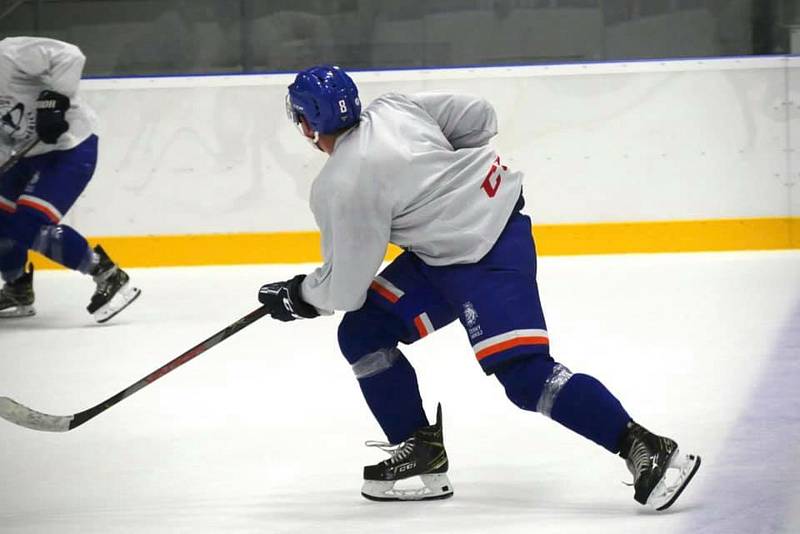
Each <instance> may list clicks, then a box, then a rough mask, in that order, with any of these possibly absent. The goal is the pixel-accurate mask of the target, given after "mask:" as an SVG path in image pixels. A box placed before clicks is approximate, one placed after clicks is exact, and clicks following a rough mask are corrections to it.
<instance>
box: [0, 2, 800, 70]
mask: <svg viewBox="0 0 800 534" xmlns="http://www.w3.org/2000/svg"><path fill="white" fill-rule="evenodd" d="M14 3H15V2H14V1H13V0H0V12H2V11H3V10H5V9H7V8H8V7H10V6H12V5H13V4H14ZM798 3H800V0H430V1H426V0H398V1H389V0H71V1H70V0H29V1H28V2H26V3H25V4H23V5H22V6H21V7H19V8H17V9H16V10H14V11H13V12H12V13H11V14H10V15H8V16H7V17H5V18H4V19H2V20H0V35H4V36H5V35H31V34H36V35H44V36H48V37H55V38H58V39H63V40H66V41H70V42H73V43H75V44H77V45H79V46H80V47H81V48H82V49H83V50H84V52H85V53H86V55H87V56H88V57H89V62H88V64H87V69H86V70H87V74H89V75H130V74H174V73H209V72H213V73H222V72H263V71H294V70H297V69H299V68H302V67H305V66H308V65H311V64H315V63H322V62H331V63H338V64H340V65H343V66H346V67H349V68H384V67H423V66H450V65H477V64H481V65H485V64H533V63H560V62H567V61H586V60H592V61H593V60H625V59H643V58H663V57H693V56H732V55H750V54H775V53H786V52H789V50H788V46H789V38H788V34H789V28H790V27H791V26H793V25H797V24H798V23H800V20H798V19H800V7H798Z"/></svg>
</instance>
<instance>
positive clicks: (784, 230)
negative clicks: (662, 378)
mask: <svg viewBox="0 0 800 534" xmlns="http://www.w3.org/2000/svg"><path fill="white" fill-rule="evenodd" d="M533 232H534V235H535V236H536V246H537V249H538V252H539V255H542V256H558V255H578V254H621V253H643V252H702V251H723V250H779V249H794V248H800V218H796V217H791V218H763V219H729V220H708V221H668V222H633V223H603V224H553V225H534V228H533ZM91 241H92V242H93V243H102V244H103V247H104V248H105V249H106V250H107V251H108V253H109V254H110V255H111V257H112V258H113V259H114V260H115V261H116V262H117V263H119V264H120V265H122V266H123V267H168V266H188V265H238V264H247V263H313V262H319V261H321V259H322V256H321V253H320V237H319V233H317V232H283V233H264V234H203V235H170V236H161V235H156V236H132V237H98V238H94V239H92V240H91ZM399 252H400V250H399V249H398V248H397V247H395V246H390V248H389V250H388V251H387V259H392V258H394V257H396V256H397V254H399ZM34 263H35V264H36V266H37V267H38V268H44V269H47V268H56V267H58V265H56V264H55V263H53V262H51V261H49V260H47V259H45V258H42V257H41V256H36V257H35V258H34Z"/></svg>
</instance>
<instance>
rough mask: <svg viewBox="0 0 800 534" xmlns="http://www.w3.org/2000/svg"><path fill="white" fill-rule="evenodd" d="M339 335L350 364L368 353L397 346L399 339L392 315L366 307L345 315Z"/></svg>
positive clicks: (343, 352) (340, 325) (340, 346)
mask: <svg viewBox="0 0 800 534" xmlns="http://www.w3.org/2000/svg"><path fill="white" fill-rule="evenodd" d="M338 337H339V349H340V350H341V351H342V354H343V355H344V357H345V358H346V359H347V361H348V362H350V365H353V364H355V363H356V362H357V361H359V360H360V359H361V358H363V357H364V356H366V355H368V354H371V353H374V352H376V351H379V350H382V349H390V348H393V347H396V346H397V342H398V340H399V338H398V336H397V333H396V332H394V331H393V328H392V317H391V316H389V315H387V314H385V313H384V312H382V311H380V310H374V309H369V308H366V307H365V308H362V309H360V310H356V311H354V312H348V313H346V314H345V315H344V317H343V318H342V322H341V323H339V332H338Z"/></svg>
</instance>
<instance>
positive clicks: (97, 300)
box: [86, 245, 141, 323]
mask: <svg viewBox="0 0 800 534" xmlns="http://www.w3.org/2000/svg"><path fill="white" fill-rule="evenodd" d="M94 252H95V254H97V255H98V256H99V257H100V262H99V263H98V264H97V267H95V269H94V271H92V273H91V275H92V278H94V281H95V283H96V284H97V289H96V290H95V292H94V295H92V301H91V302H90V303H89V305H88V306H87V307H86V310H87V311H88V312H89V313H91V314H92V315H94V318H95V320H96V321H97V322H98V323H104V322H106V321H108V320H109V319H111V318H112V317H114V316H115V315H116V314H118V313H119V312H121V311H122V310H124V309H125V308H127V307H128V306H129V305H130V303H131V302H133V301H134V300H136V298H137V297H138V296H139V295H140V294H141V290H140V289H139V288H137V287H134V286H132V285H131V284H130V277H129V276H128V274H127V273H126V272H125V271H123V270H122V269H120V268H119V267H118V266H117V265H116V264H115V263H114V262H113V261H111V258H109V257H108V254H106V251H105V250H103V247H101V246H100V245H97V246H96V247H94Z"/></svg>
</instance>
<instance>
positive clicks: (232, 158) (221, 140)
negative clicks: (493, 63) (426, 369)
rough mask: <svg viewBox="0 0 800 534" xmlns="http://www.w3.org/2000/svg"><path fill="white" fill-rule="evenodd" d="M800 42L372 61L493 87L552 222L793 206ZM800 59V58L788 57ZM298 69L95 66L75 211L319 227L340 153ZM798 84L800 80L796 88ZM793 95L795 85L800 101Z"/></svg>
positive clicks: (146, 228) (153, 228) (185, 230)
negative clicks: (724, 54) (329, 153)
mask: <svg viewBox="0 0 800 534" xmlns="http://www.w3.org/2000/svg"><path fill="white" fill-rule="evenodd" d="M798 65H800V59H797V58H786V57H774V58H738V59H721V60H688V61H664V62H657V61H656V62H639V63H617V64H589V65H565V66H537V67H507V68H499V67H495V68H475V69H446V70H423V71H386V72H358V73H355V74H354V78H355V79H356V81H357V83H358V84H359V86H360V88H361V93H362V97H363V100H364V102H365V103H367V102H369V101H370V100H371V99H373V98H375V97H376V96H378V95H380V94H382V93H384V92H387V91H400V92H414V91H433V90H436V91H451V92H470V93H474V94H479V95H482V96H484V97H486V98H488V99H489V100H491V102H492V103H493V104H494V105H495V107H496V109H497V111H498V115H499V119H500V135H499V136H498V137H497V138H496V139H495V146H497V148H498V151H499V152H500V154H501V155H502V156H503V157H504V159H505V160H506V161H508V162H509V163H510V164H511V165H513V166H514V167H517V168H520V169H522V170H523V171H525V172H526V183H525V190H526V197H527V200H528V211H529V212H531V213H533V214H534V220H535V222H537V223H550V224H554V223H573V222H613V221H653V220H672V219H684V220H695V219H720V218H747V217H789V216H792V215H796V214H797V213H798V204H799V202H798V200H797V196H796V193H795V197H794V199H792V198H791V197H790V192H791V191H792V189H793V188H792V187H791V185H793V184H796V183H797V182H798V169H800V165H798V162H797V158H798V155H796V154H795V153H793V152H791V151H789V150H790V149H791V148H792V146H793V145H794V144H796V141H797V139H800V127H798V123H799V122H800V120H798V115H799V114H800V112H799V111H798V109H800V107H798V105H797V103H796V102H790V100H791V98H788V96H792V97H796V96H797V92H798V88H797V86H798V83H797V81H800V75H798V74H797V71H798ZM790 67H791V69H790ZM291 79H292V76H290V75H286V74H282V75H253V76H248V75H245V76H199V77H177V78H133V79H110V80H84V82H83V85H82V87H83V94H84V98H85V99H86V100H88V101H89V103H90V104H91V105H92V106H93V107H94V108H95V110H96V111H97V113H98V116H99V121H100V135H101V159H100V163H99V166H98V170H97V175H96V178H95V180H94V181H93V182H92V184H91V185H90V187H89V188H88V189H87V191H86V192H85V194H84V195H85V198H84V199H82V200H81V201H80V202H79V203H78V204H77V205H76V206H75V208H74V209H73V211H72V212H71V213H70V214H69V215H68V217H67V221H68V222H70V223H72V224H75V225H77V226H78V227H80V228H81V230H82V231H84V232H85V233H87V234H88V235H120V236H125V235H149V234H202V233H226V232H277V231H302V230H314V229H315V224H314V221H313V218H312V216H311V214H310V212H309V210H308V208H307V193H308V189H309V187H310V183H311V180H312V179H313V177H314V176H315V174H316V172H317V170H318V169H319V168H320V167H321V166H322V164H323V163H324V161H325V156H324V155H322V154H319V153H316V152H315V151H313V150H310V149H309V146H308V145H307V144H306V143H305V142H304V141H303V140H302V139H301V138H300V136H299V134H298V133H297V132H296V131H295V129H294V128H293V127H292V126H291V124H290V123H289V122H288V121H287V120H286V118H285V112H284V95H285V91H286V85H287V84H288V83H289V82H290V81H291ZM787 92H788V93H790V94H787ZM787 102H789V103H788V104H787Z"/></svg>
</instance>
